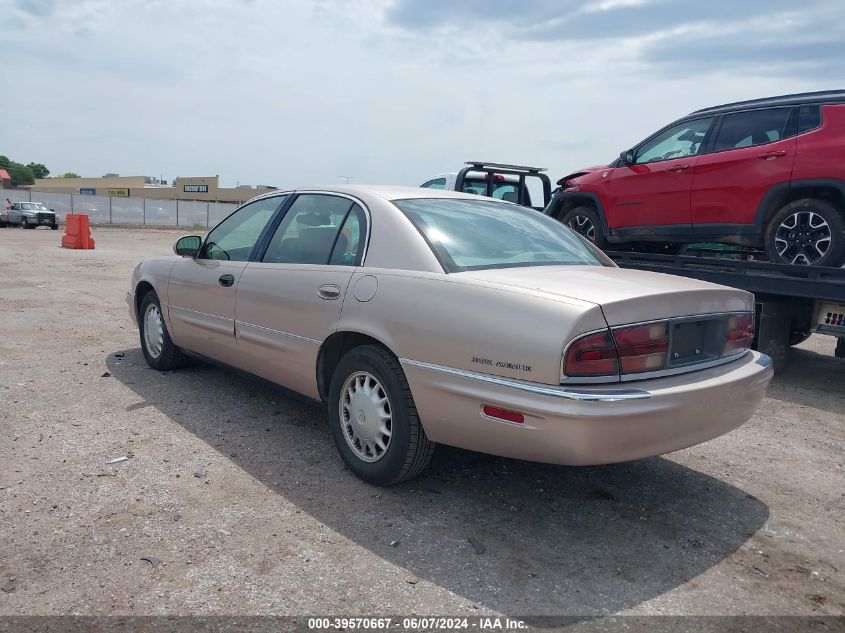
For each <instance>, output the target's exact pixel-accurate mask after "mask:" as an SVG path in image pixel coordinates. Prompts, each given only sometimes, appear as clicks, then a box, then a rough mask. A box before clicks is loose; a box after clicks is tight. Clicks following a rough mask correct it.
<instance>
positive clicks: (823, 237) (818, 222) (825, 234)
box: [775, 211, 833, 266]
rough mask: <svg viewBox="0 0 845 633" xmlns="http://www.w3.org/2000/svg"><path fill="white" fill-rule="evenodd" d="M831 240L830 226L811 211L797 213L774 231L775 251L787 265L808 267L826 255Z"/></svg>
mask: <svg viewBox="0 0 845 633" xmlns="http://www.w3.org/2000/svg"><path fill="white" fill-rule="evenodd" d="M832 239H833V236H832V232H831V230H830V225H829V224H828V223H827V222H826V221H825V219H824V218H823V217H822V216H820V215H819V214H817V213H813V212H812V211H798V212H796V213H793V214H792V215H790V216H788V217H787V218H785V219H784V221H783V222H781V223H780V226H778V228H777V231H775V250H776V251H777V254H778V257H780V258H781V259H782V260H783V261H784V262H786V263H787V264H803V265H805V266H810V265H812V264H815V263H816V262H818V261H819V260H820V259H821V258H822V257H824V256H825V255H826V254H827V251H828V250H829V249H830V244H831V241H832Z"/></svg>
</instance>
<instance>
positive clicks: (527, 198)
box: [420, 161, 552, 211]
mask: <svg viewBox="0 0 845 633" xmlns="http://www.w3.org/2000/svg"><path fill="white" fill-rule="evenodd" d="M545 172H546V169H545V168H544V167H527V166H525V165H509V164H506V163H489V162H485V161H467V162H466V163H465V164H464V166H463V167H462V168H461V169H460V170H458V171H452V172H447V173H443V174H438V175H437V176H434V177H433V178H429V179H428V180H426V181H425V182H424V183H423V184H421V185H420V187H422V188H423V189H445V190H447V191H462V192H464V193H472V194H476V195H479V196H487V197H489V198H497V199H499V200H506V201H508V202H514V203H516V204H520V205H522V206H524V207H531V208H533V209H537V210H538V211H539V210H541V209H544V208H545V207H546V205H548V204H549V202H550V201H551V195H552V185H551V180H549V177H548V176H547V175H546V173H545Z"/></svg>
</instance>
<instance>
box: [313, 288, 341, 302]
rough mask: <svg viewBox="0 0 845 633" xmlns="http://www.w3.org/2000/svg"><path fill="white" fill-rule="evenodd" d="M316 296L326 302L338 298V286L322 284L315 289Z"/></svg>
mask: <svg viewBox="0 0 845 633" xmlns="http://www.w3.org/2000/svg"><path fill="white" fill-rule="evenodd" d="M317 296H318V297H320V299H326V300H328V301H332V300H334V299H337V298H338V297H339V296H340V286H335V285H334V284H323V285H322V286H320V287H319V288H317Z"/></svg>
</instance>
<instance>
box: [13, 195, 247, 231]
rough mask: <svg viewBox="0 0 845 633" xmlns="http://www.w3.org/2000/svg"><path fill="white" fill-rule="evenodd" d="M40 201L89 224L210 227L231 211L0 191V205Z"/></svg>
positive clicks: (213, 205) (219, 206) (230, 206)
mask: <svg viewBox="0 0 845 633" xmlns="http://www.w3.org/2000/svg"><path fill="white" fill-rule="evenodd" d="M7 199H8V200H9V201H11V202H40V203H42V204H43V205H44V206H45V207H47V208H48V209H52V210H53V211H55V212H56V217H58V219H59V221H60V222H64V220H65V216H66V215H67V214H68V213H84V214H87V215H88V218H89V220H90V222H91V223H92V224H148V225H151V226H188V227H192V228H210V227H212V226H214V225H215V224H217V223H218V222H219V221H220V220H222V219H223V218H225V217H226V216H227V215H229V214H230V213H231V212H232V211H234V210H235V209H236V208H237V207H238V205H237V204H234V203H231V202H204V201H201V200H158V199H155V198H125V197H120V196H91V195H83V194H76V193H48V192H44V191H28V190H26V189H0V202H2V203H3V204H5V202H6V200H7Z"/></svg>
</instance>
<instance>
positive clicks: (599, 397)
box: [399, 358, 651, 402]
mask: <svg viewBox="0 0 845 633" xmlns="http://www.w3.org/2000/svg"><path fill="white" fill-rule="evenodd" d="M399 362H400V363H401V364H402V365H403V366H410V367H418V368H420V369H428V370H430V371H436V372H440V373H443V374H449V375H450V376H457V377H459V378H466V379H469V380H479V381H481V382H487V383H490V384H493V385H498V386H499V387H509V388H511V389H519V390H521V391H527V392H529V393H534V394H538V395H541V396H551V397H552V398H564V399H566V400H579V401H583V402H619V401H622V400H647V399H649V398H651V393H649V392H648V391H644V390H642V389H607V388H600V387H597V388H594V389H593V388H589V389H574V388H572V387H553V386H549V385H539V384H537V383H532V382H524V381H521V380H512V379H510V378H502V377H501V376H491V375H490V374H481V373H478V372H474V371H468V370H466V369H455V368H454V367H444V366H443V365H434V364H432V363H424V362H422V361H418V360H411V359H409V358H400V359H399Z"/></svg>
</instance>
